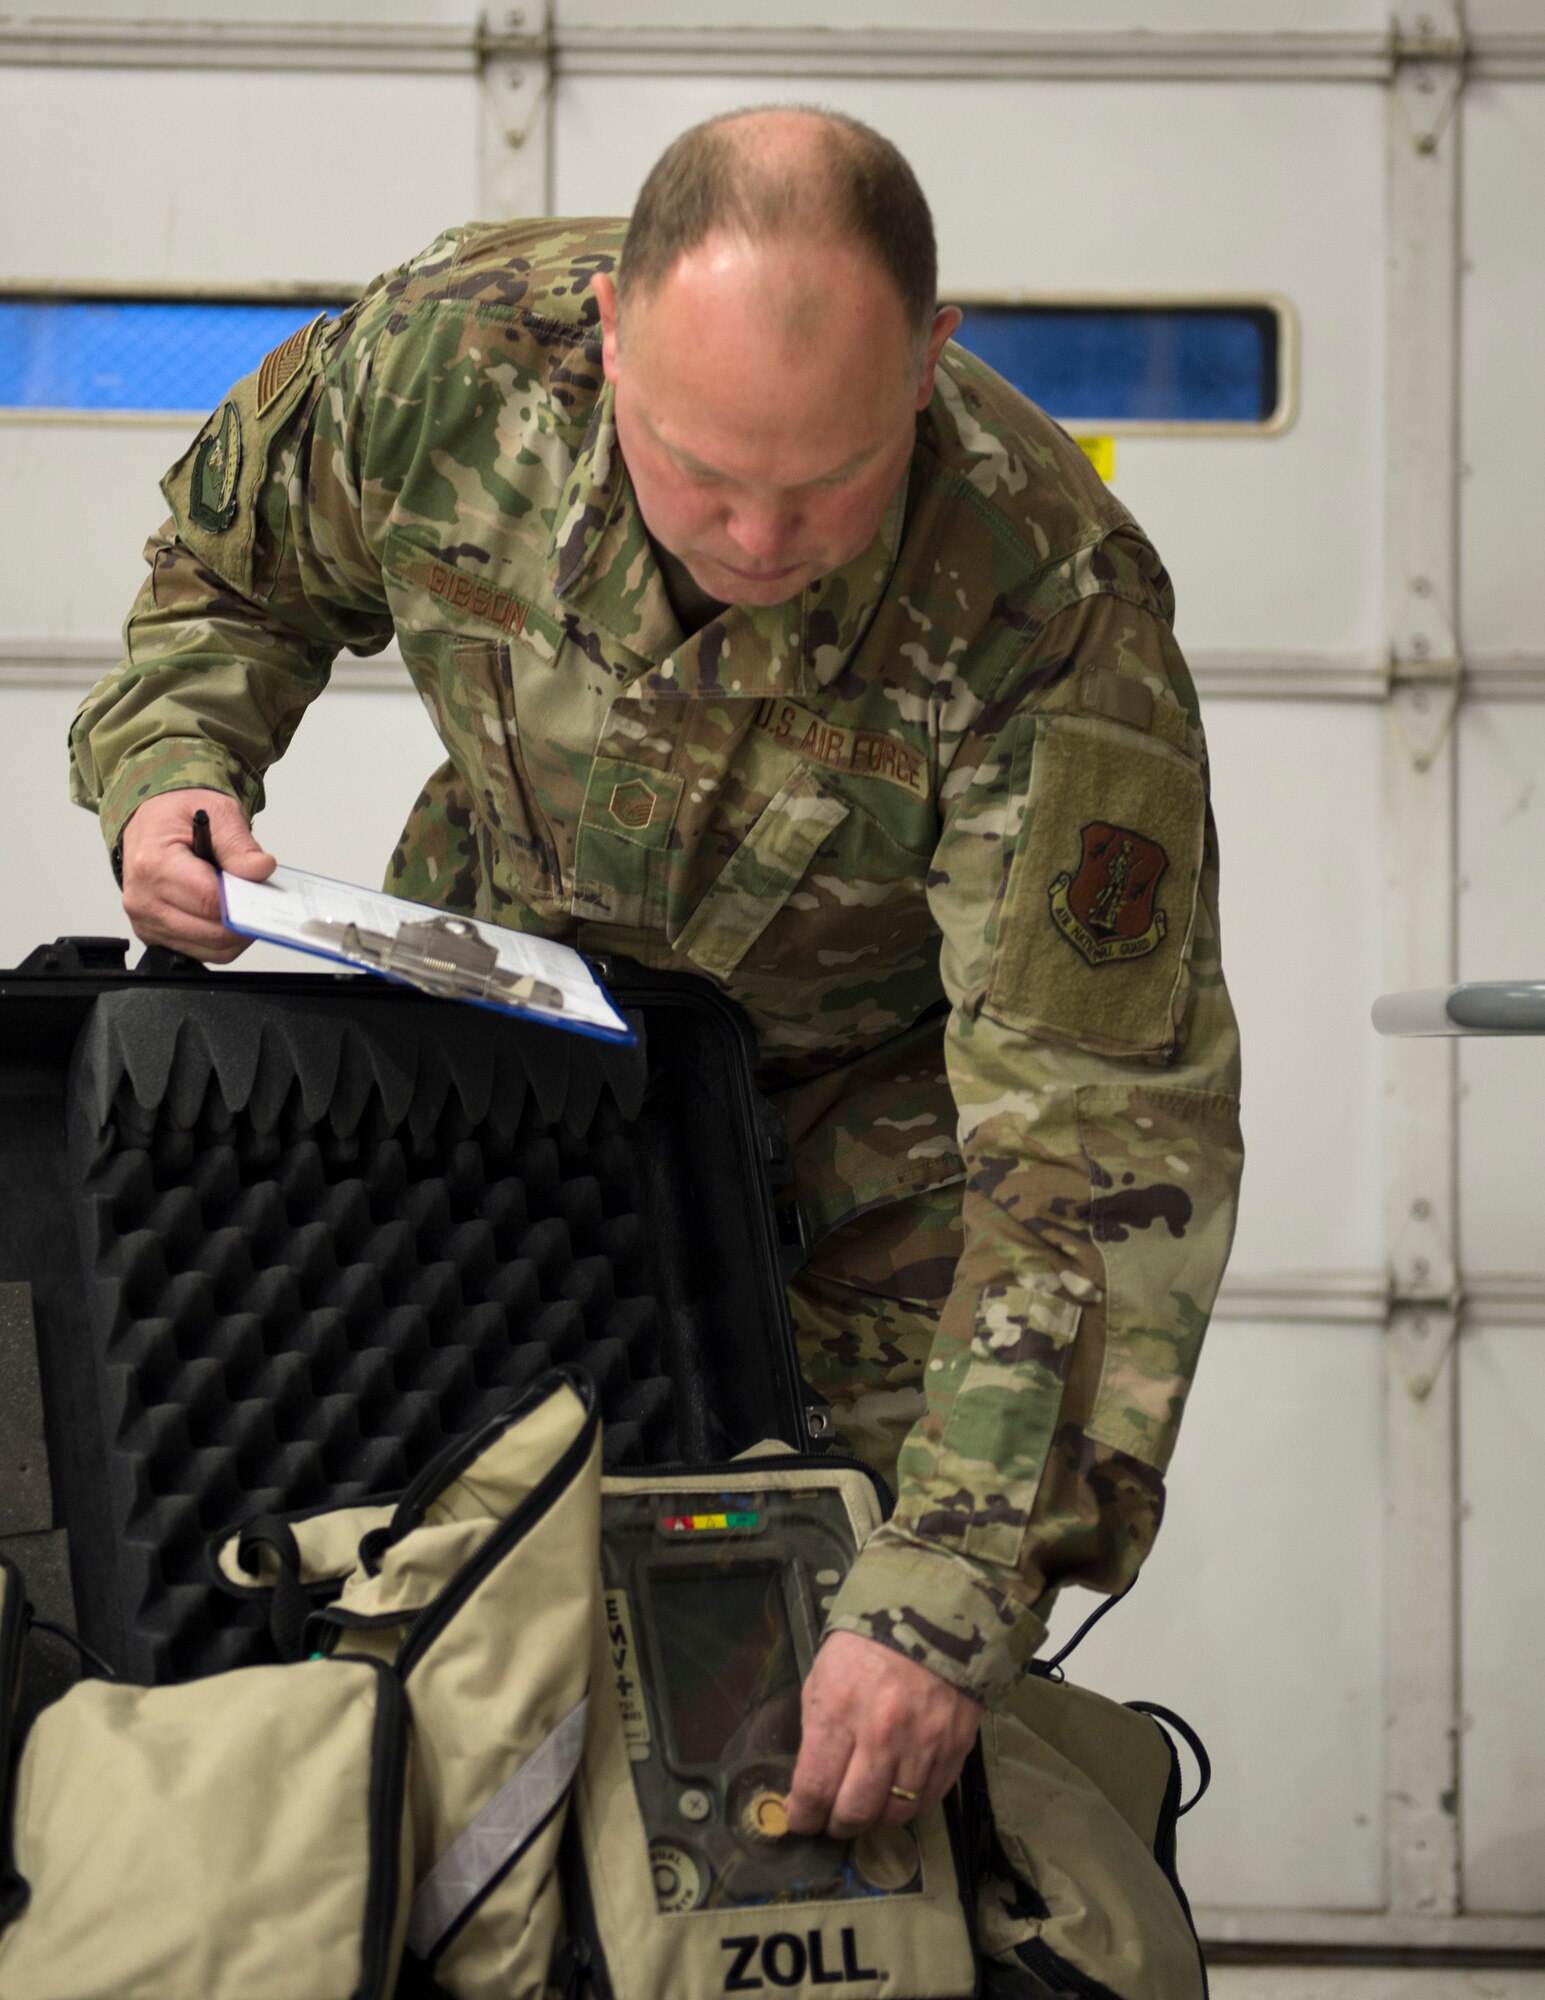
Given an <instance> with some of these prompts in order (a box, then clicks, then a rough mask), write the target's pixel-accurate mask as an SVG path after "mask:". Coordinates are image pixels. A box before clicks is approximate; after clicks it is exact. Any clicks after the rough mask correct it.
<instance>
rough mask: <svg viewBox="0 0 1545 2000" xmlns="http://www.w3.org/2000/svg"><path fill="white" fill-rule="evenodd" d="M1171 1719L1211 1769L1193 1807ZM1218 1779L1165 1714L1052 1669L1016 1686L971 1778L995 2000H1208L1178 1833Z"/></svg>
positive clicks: (982, 1921)
mask: <svg viewBox="0 0 1545 2000" xmlns="http://www.w3.org/2000/svg"><path fill="white" fill-rule="evenodd" d="M1159 1715H1163V1716H1164V1717H1165V1719H1166V1720H1167V1721H1169V1722H1171V1723H1172V1724H1174V1725H1175V1727H1176V1728H1177V1729H1178V1730H1179V1731H1180V1732H1181V1733H1182V1734H1183V1735H1184V1736H1185V1737H1186V1738H1187V1740H1188V1741H1189V1742H1190V1744H1191V1746H1192V1748H1193V1750H1194V1751H1195V1752H1196V1754H1197V1757H1198V1760H1199V1763H1200V1765H1201V1771H1202V1779H1201V1785H1200V1787H1199V1789H1198V1791H1197V1793H1196V1795H1195V1797H1193V1798H1192V1799H1191V1800H1190V1801H1189V1802H1188V1803H1187V1804H1186V1805H1184V1806H1182V1805H1181V1803H1180V1783H1181V1781H1180V1762H1179V1758H1178V1757H1177V1755H1176V1752H1175V1748H1174V1745H1173V1743H1172V1742H1171V1740H1170V1737H1169V1736H1168V1734H1167V1733H1166V1731H1165V1729H1164V1728H1163V1727H1162V1726H1161V1725H1160V1723H1159V1721H1158V1720H1157V1719H1156V1718H1157V1716H1159ZM1207 1775H1208V1773H1207V1759H1206V1752H1205V1751H1204V1750H1203V1749H1202V1747H1201V1745H1200V1743H1199V1742H1198V1741H1197V1739H1196V1737H1195V1736H1194V1734H1193V1733H1192V1732H1191V1731H1190V1729H1189V1728H1187V1726H1186V1725H1185V1724H1184V1723H1182V1722H1181V1721H1180V1718H1179V1717H1178V1716H1171V1715H1169V1713H1168V1711H1167V1710H1149V1709H1146V1708H1144V1707H1143V1705H1142V1704H1138V1703H1134V1704H1133V1705H1132V1706H1130V1707H1127V1706H1123V1705H1122V1704H1121V1703H1120V1702H1115V1701H1110V1700H1107V1698H1106V1697H1105V1696H1104V1695H1099V1694H1094V1693H1091V1692H1090V1691H1089V1690H1088V1689H1086V1688H1079V1687H1074V1686H1072V1685H1071V1684H1070V1683H1069V1682H1066V1681H1063V1680H1061V1679H1060V1678H1058V1677H1056V1676H1055V1675H1054V1674H1052V1673H1048V1672H1046V1671H1044V1670H1042V1671H1039V1672H1033V1673H1029V1674H1026V1675H1024V1676H1023V1677H1022V1678H1021V1679H1020V1680H1018V1681H1017V1682H1016V1683H1015V1684H1014V1686H1013V1688H1012V1689H1011V1690H1010V1692H1009V1694H1008V1695H1007V1697H1006V1698H1005V1699H1004V1700H1003V1701H1002V1702H1001V1703H1000V1704H999V1705H998V1706H997V1707H996V1708H994V1709H993V1710H991V1711H989V1713H988V1714H987V1715H986V1716H985V1717H984V1719H983V1723H982V1733H981V1739H980V1757H979V1759H976V1758H974V1759H973V1760H972V1763H971V1764H970V1765H968V1767H967V1791H968V1794H969V1803H970V1806H971V1814H970V1816H971V1818H972V1820H973V1822H974V1823H975V1825H976V1827H977V1829H978V1832H979V1835H980V1850H979V1854H980V1880H979V1886H978V1892H977V1930H978V1937H979V1940H980V1946H981V1953H982V1962H983V1969H984V1994H985V1995H986V2000H1043V1996H1050V1995H1069V1994H1070V1995H1077V1996H1080V2000H1205V1996H1206V1993H1207V1972H1206V1967H1205V1965H1204V1964H1203V1961H1202V1954H1201V1949H1200V1947H1199V1945H1198V1943H1197V1939H1196V1933H1195V1931H1194V1929H1193V1928H1192V1925H1191V1912H1190V1908H1189V1906H1188V1905H1187V1903H1186V1898H1185V1893H1184V1891H1183V1890H1182V1889H1181V1886H1180V1881H1179V1877H1178V1876H1177V1874H1176V1872H1175V1827H1176V1821H1177V1820H1178V1818H1179V1816H1180V1814H1181V1813H1182V1812H1187V1811H1189V1810H1190V1807H1191V1806H1192V1805H1194V1804H1195V1803H1196V1799H1197V1798H1199V1797H1200V1796H1201V1793H1202V1791H1204V1790H1205V1789H1206V1784H1207Z"/></svg>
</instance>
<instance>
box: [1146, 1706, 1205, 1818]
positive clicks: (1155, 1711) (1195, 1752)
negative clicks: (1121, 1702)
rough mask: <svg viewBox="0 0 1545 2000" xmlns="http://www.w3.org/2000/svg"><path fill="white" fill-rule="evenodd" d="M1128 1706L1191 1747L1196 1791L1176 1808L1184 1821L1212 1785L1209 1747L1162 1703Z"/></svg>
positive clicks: (1182, 1717)
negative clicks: (1171, 1732) (1179, 1737)
mask: <svg viewBox="0 0 1545 2000" xmlns="http://www.w3.org/2000/svg"><path fill="white" fill-rule="evenodd" d="M1126 1706H1127V1707H1128V1708H1135V1709H1136V1710H1137V1712H1138V1714H1139V1715H1148V1716H1152V1718H1153V1720H1154V1721H1155V1722H1157V1723H1158V1724H1159V1726H1160V1728H1161V1729H1162V1728H1165V1727H1166V1726H1167V1727H1168V1728H1170V1729H1173V1730H1174V1731H1175V1732H1176V1733H1177V1734H1178V1735H1179V1736H1181V1737H1183V1738H1184V1739H1185V1741H1186V1742H1187V1744H1189V1745H1190V1749H1191V1755H1192V1756H1193V1757H1194V1758H1195V1759H1196V1790H1195V1791H1194V1792H1193V1793H1192V1794H1191V1796H1190V1798H1188V1799H1187V1800H1186V1802H1185V1804H1184V1805H1183V1806H1177V1807H1176V1808H1175V1817H1176V1819H1183V1818H1184V1817H1185V1815H1186V1814H1187V1813H1188V1812H1189V1811H1190V1810H1191V1808H1192V1806H1194V1805H1199V1804H1200V1803H1201V1800H1202V1797H1203V1795H1204V1793H1205V1792H1206V1790H1207V1787H1208V1786H1209V1785H1210V1784H1211V1783H1212V1759H1211V1758H1210V1757H1209V1756H1208V1755H1207V1745H1206V1744H1205V1743H1204V1742H1203V1741H1202V1739H1201V1737H1200V1736H1198V1735H1197V1733H1196V1731H1195V1730H1194V1729H1193V1728H1192V1727H1191V1725H1190V1723H1189V1722H1187V1721H1186V1719H1185V1717H1184V1716H1183V1715H1177V1714H1176V1713H1175V1711H1174V1709H1172V1708H1166V1707H1165V1706H1164V1704H1163V1703H1162V1702H1158V1701H1129V1702H1127V1703H1126Z"/></svg>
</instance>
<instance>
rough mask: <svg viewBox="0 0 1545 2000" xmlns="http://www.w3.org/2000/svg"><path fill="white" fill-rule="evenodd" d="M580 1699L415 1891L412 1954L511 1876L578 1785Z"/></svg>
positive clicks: (435, 1941)
mask: <svg viewBox="0 0 1545 2000" xmlns="http://www.w3.org/2000/svg"><path fill="white" fill-rule="evenodd" d="M585 1707H586V1704H585V1702H584V1701H583V1700H581V1701H579V1702H578V1703H577V1704H576V1705H575V1706H574V1707H573V1708H571V1709H570V1710H569V1712H568V1714H567V1715H566V1716H565V1717H564V1718H563V1720H562V1721H561V1722H560V1723H559V1724H558V1726H557V1728H556V1729H554V1730H553V1731H552V1733H551V1734H550V1735H549V1736H547V1737H546V1738H545V1739H544V1740H543V1741H542V1742H541V1743H539V1744H538V1745H537V1747H536V1749H535V1750H533V1751H532V1753H531V1755H530V1756H529V1757H528V1758H527V1759H526V1761H525V1762H524V1763H523V1764H522V1765H521V1767H520V1769H519V1770H518V1771H516V1772H515V1773H514V1775H513V1776H512V1777H510V1778H509V1779H507V1780H506V1782H505V1783H504V1784H503V1785H501V1786H500V1788H499V1790H498V1791H497V1792H495V1794H494V1796H493V1797H492V1798H491V1799H490V1800H489V1802H488V1804H487V1805H486V1806H484V1808H483V1810H482V1811H481V1812H480V1813H479V1814H478V1816H477V1818H476V1819H474V1820H472V1821H471V1822H469V1824H468V1825H467V1826H465V1827H463V1829H462V1831H461V1832H460V1833H459V1834H458V1835H457V1836H456V1838H455V1840H454V1841H452V1843H451V1845H450V1846H449V1847H448V1848H447V1849H446V1850H445V1852H444V1854H442V1855H441V1857H440V1859H439V1860H438V1861H437V1862H436V1863H435V1865H434V1867H433V1868H431V1869H430V1871H429V1873H428V1874H427V1875H426V1876H425V1877H424V1879H423V1881H422V1882H420V1884H419V1885H418V1888H417V1890H416V1891H415V1893H414V1897H413V1909H412V1913H411V1915H410V1917H409V1919H408V1949H409V1950H410V1951H412V1952H413V1953H414V1954H415V1955H416V1956H417V1957H419V1958H424V1959H427V1958H429V1957H430V1956H431V1955H432V1953H433V1952H434V1951H435V1949H436V1947H437V1946H438V1945H439V1944H440V1943H441V1941H442V1940H443V1939H444V1938H445V1937H446V1935H447V1934H448V1933H449V1932H450V1931H451V1930H453V1929H454V1928H455V1927H456V1926H457V1925H458V1924H459V1923H460V1922H461V1921H462V1919H463V1918H464V1917H465V1916H466V1915H467V1913H468V1912H469V1911H470V1910H471V1909H472V1907H473V1906H475V1905H476V1904H477V1903H479V1902H480V1901H481V1900H482V1899H483V1897H484V1896H485V1895H486V1894H487V1893H488V1891H489V1890H490V1889H491V1888H493V1886H494V1885H495V1883H496V1882H497V1881H498V1880H499V1879H500V1877H501V1876H503V1875H505V1874H507V1873H508V1872H509V1870H510V1869H511V1868H512V1867H513V1866H514V1864H515V1862H516V1861H517V1860H518V1859H519V1857H520V1854H521V1851H522V1849H523V1848H525V1846H526V1845H527V1844H528V1842H529V1841H530V1840H531V1839H532V1837H533V1836H534V1835H535V1834H536V1833H537V1832H538V1830H539V1829H540V1828H541V1827H542V1826H543V1825H544V1823H545V1822H546V1820H547V1819H548V1818H549V1816H550V1815H551V1813H552V1812H553V1809H554V1808H555V1807H556V1806H558V1805H559V1804H560V1803H561V1802H562V1800H563V1797H564V1794H565V1793H566V1792H567V1791H568V1789H569V1787H570V1785H571V1784H572V1783H573V1782H574V1773H575V1771H576V1770H578V1768H579V1758H580V1752H581V1751H582V1750H583V1748H584V1744H585Z"/></svg>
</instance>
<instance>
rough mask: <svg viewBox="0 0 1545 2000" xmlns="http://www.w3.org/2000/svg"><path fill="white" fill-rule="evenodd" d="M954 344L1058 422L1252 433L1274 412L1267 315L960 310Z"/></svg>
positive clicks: (1192, 310)
mask: <svg viewBox="0 0 1545 2000" xmlns="http://www.w3.org/2000/svg"><path fill="white" fill-rule="evenodd" d="M955 337H956V339H957V340H958V341H959V342H960V344H961V346H962V347H967V348H969V349H970V350H971V352H972V353H973V354H975V355H977V356H978V357H979V358H980V359H981V360H983V361H985V362H986V363H987V365H988V367H989V368H994V369H996V370H997V372H998V373H999V374H1000V375H1002V376H1003V377H1004V378H1005V380H1007V381H1009V382H1012V383H1013V385H1014V387H1015V388H1016V389H1018V390H1020V391H1022V392H1023V394H1025V395H1027V396H1029V397H1030V398H1031V399H1032V401H1034V402H1037V403H1039V404H1040V405H1041V407H1042V408H1043V409H1045V410H1048V411H1049V412H1050V413H1051V415H1052V416H1054V417H1056V418H1057V419H1058V421H1059V422H1061V423H1101V422H1104V423H1150V424H1152V423H1159V424H1261V423H1265V422H1266V421H1267V420H1268V419H1269V418H1270V417H1271V416H1272V415H1273V414H1274V412H1275V411H1276V408H1277V397H1278V384H1279V378H1280V368H1279V358H1278V345H1279V339H1280V323H1279V320H1278V316H1277V314H1276V313H1275V312H1273V311H1272V310H1271V308H1270V307H1268V306H1074V305H1069V306H1060V305H1023V306H1016V305H1002V306H968V307H966V308H965V323H964V325H963V326H962V327H961V329H960V332H959V333H958V334H957V335H956V336H955Z"/></svg>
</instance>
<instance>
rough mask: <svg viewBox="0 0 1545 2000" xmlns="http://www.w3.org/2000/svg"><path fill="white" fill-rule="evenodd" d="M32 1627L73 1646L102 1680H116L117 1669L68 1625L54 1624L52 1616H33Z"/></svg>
mask: <svg viewBox="0 0 1545 2000" xmlns="http://www.w3.org/2000/svg"><path fill="white" fill-rule="evenodd" d="M32 1629H33V1630H34V1631H35V1632H51V1633H52V1634H53V1635H54V1637H55V1638H56V1639H63V1641H64V1642H65V1644H66V1645H67V1646H73V1647H74V1648H75V1650H76V1652H77V1653H79V1654H80V1656H81V1658H82V1659H83V1660H84V1661H85V1662H86V1663H87V1664H88V1665H89V1666H93V1667H95V1668H96V1670H97V1672H98V1673H99V1674H100V1675H101V1676H102V1678H103V1680H107V1681H115V1680H117V1678H118V1669H117V1668H116V1667H110V1666H109V1665H108V1664H107V1662H106V1660H104V1659H103V1657H102V1655H101V1654H100V1653H99V1652H98V1651H97V1649H96V1647H95V1646H88V1645H87V1644H86V1642H85V1640H84V1639H83V1638H81V1636H80V1634H79V1633H78V1632H72V1631H71V1630H70V1628H69V1626H68V1625H56V1624H55V1623H54V1621H53V1619H52V1618H34V1619H33V1620H32Z"/></svg>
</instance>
